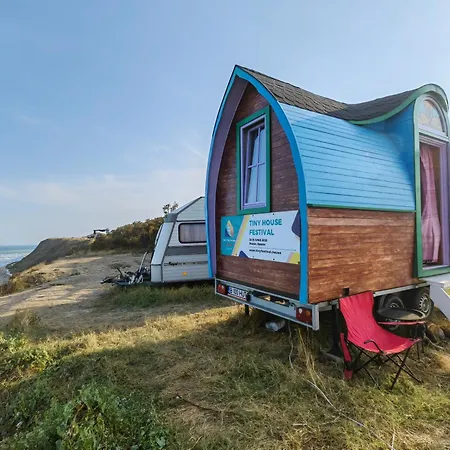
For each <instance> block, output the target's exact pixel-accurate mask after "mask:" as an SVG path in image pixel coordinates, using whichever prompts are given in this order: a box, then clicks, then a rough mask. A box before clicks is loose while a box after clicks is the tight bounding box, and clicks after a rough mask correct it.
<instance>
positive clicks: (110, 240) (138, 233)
mask: <svg viewBox="0 0 450 450" xmlns="http://www.w3.org/2000/svg"><path fill="white" fill-rule="evenodd" d="M177 208H178V203H177V202H173V203H172V204H170V203H168V204H167V205H164V206H163V207H162V210H163V215H164V217H166V216H167V214H169V213H170V212H172V211H174V210H175V209H177ZM164 217H155V218H154V219H147V220H144V221H143V222H139V221H138V222H133V223H130V224H128V225H123V226H121V227H118V228H116V229H115V230H112V231H111V232H110V233H108V234H103V235H99V236H97V237H96V238H95V240H94V242H93V243H92V244H91V248H92V250H142V249H146V250H149V251H152V250H153V248H154V245H155V240H156V235H157V234H158V230H159V228H160V226H161V225H162V224H163V222H164Z"/></svg>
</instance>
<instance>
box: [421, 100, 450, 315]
mask: <svg viewBox="0 0 450 450" xmlns="http://www.w3.org/2000/svg"><path fill="white" fill-rule="evenodd" d="M415 121H416V159H415V161H416V162H415V166H416V224H417V226H416V239H417V246H416V249H417V252H416V264H417V266H416V267H417V274H418V276H419V277H420V278H422V279H423V280H425V281H427V282H428V283H429V285H430V295H431V299H432V300H433V302H434V303H435V304H436V305H437V306H438V307H439V309H440V310H441V311H442V312H443V313H444V314H445V315H446V316H447V317H449V318H450V296H449V293H448V292H449V287H450V229H449V228H450V227H449V219H450V215H449V210H450V195H449V190H450V183H449V174H450V171H449V164H450V157H449V139H448V130H449V126H448V123H449V122H448V117H447V116H446V115H445V114H444V112H443V111H442V109H441V108H440V106H439V104H438V103H437V102H436V101H435V100H434V99H432V98H431V97H423V98H419V99H418V100H417V103H416V114H415Z"/></svg>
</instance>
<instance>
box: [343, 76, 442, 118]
mask: <svg viewBox="0 0 450 450" xmlns="http://www.w3.org/2000/svg"><path fill="white" fill-rule="evenodd" d="M425 94H437V95H435V97H437V98H436V100H437V101H438V103H439V104H440V106H441V107H442V108H443V109H444V111H445V112H448V99H447V95H446V94H445V91H444V90H443V89H442V88H441V87H440V86H438V85H437V84H425V85H424V86H422V87H420V88H417V89H416V90H414V91H413V92H412V93H411V95H410V96H409V97H407V98H406V100H404V101H403V102H402V103H401V104H400V105H398V106H397V107H396V108H394V109H393V110H392V111H389V112H388V113H385V114H383V115H381V116H378V117H374V118H373V119H367V120H359V121H358V120H351V121H350V122H351V123H354V124H355V125H367V124H370V123H377V122H382V121H384V120H387V119H389V118H390V117H392V116H395V115H396V114H398V113H399V112H401V111H403V110H404V109H405V108H406V107H408V106H409V105H410V104H411V103H413V102H414V101H415V100H417V99H418V98H419V97H420V96H422V95H425ZM442 100H443V101H442Z"/></svg>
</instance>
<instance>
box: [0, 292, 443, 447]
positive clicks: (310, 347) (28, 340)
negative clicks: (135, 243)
mask: <svg viewBox="0 0 450 450" xmlns="http://www.w3.org/2000/svg"><path fill="white" fill-rule="evenodd" d="M95 308H97V309H98V310H99V311H105V314H106V313H108V317H111V313H112V312H114V311H116V310H117V311H120V312H121V314H123V311H124V310H125V311H130V312H131V311H134V310H136V309H142V310H145V311H146V312H150V315H147V319H146V322H145V325H136V326H134V327H133V326H131V327H128V328H119V327H116V326H115V325H114V323H113V322H112V323H111V326H110V328H109V329H105V330H103V331H101V332H100V331H97V332H94V331H89V330H86V331H85V332H84V333H79V332H77V333H76V334H75V333H74V334H67V333H66V332H64V333H60V332H57V331H49V330H48V329H47V328H46V324H45V323H43V322H42V321H40V319H39V317H37V316H36V315H35V314H33V313H32V312H27V311H24V312H20V313H17V314H16V316H15V317H14V318H13V320H12V321H11V322H10V323H9V325H8V327H7V328H5V329H4V330H2V334H1V337H0V437H1V443H0V447H1V448H5V449H11V448H13V449H51V448H59V449H133V450H135V449H186V450H188V449H214V450H215V449H218V450H220V449H271V450H273V449H274V450H287V449H384V448H385V449H392V448H395V449H445V448H450V355H449V352H448V348H449V347H448V346H445V345H444V348H442V349H437V348H435V347H432V348H427V349H426V352H425V354H424V355H423V356H421V360H420V361H418V362H412V363H411V366H413V367H414V370H415V371H416V372H417V373H418V375H419V376H420V377H421V378H422V379H423V380H424V383H423V384H421V385H419V384H416V383H415V382H414V381H412V380H410V379H408V378H407V377H406V376H404V375H402V376H401V377H400V380H399V382H398V383H397V385H396V387H395V389H394V391H392V392H390V391H389V390H388V389H387V387H388V386H389V383H390V381H391V379H392V373H393V370H392V369H391V370H389V369H388V368H383V369H382V370H379V371H378V373H377V374H376V375H377V378H378V379H379V380H380V384H381V387H380V388H376V387H375V386H374V385H373V384H372V382H371V381H370V379H369V378H368V377H366V376H364V375H361V376H358V377H357V378H356V379H355V380H354V381H352V382H351V383H346V382H344V381H343V380H342V368H341V367H340V366H339V365H338V364H336V363H333V362H321V360H320V359H319V358H318V356H319V349H320V348H321V347H324V348H326V346H327V345H328V343H327V338H326V336H327V333H326V330H325V331H324V332H322V333H320V334H317V333H311V332H310V333H308V332H306V330H302V331H300V330H299V328H297V327H295V326H291V327H289V328H288V329H286V330H284V331H283V332H278V333H270V332H268V331H266V330H265V329H264V328H263V327H262V326H261V324H262V323H263V320H264V317H263V316H261V314H258V313H256V312H252V314H251V316H250V318H247V317H245V316H244V315H243V310H242V308H240V307H238V306H236V305H232V304H231V303H229V302H227V301H224V300H220V299H218V298H215V297H214V295H213V292H212V288H211V287H210V286H200V287H195V288H188V287H183V288H179V289H164V290H162V289H149V288H137V289H130V290H128V291H117V292H115V293H109V294H108V295H105V296H104V297H102V298H101V299H100V300H99V301H98V302H97V304H96V306H95ZM67 320H70V317H68V318H67ZM325 328H326V327H325Z"/></svg>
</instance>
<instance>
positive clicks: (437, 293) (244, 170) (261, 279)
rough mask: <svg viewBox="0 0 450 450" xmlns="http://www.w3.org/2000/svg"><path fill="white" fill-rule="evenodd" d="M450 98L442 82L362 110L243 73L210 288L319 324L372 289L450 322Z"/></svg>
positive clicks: (230, 125) (233, 82)
mask: <svg viewBox="0 0 450 450" xmlns="http://www.w3.org/2000/svg"><path fill="white" fill-rule="evenodd" d="M447 112H448V100H447V96H446V94H445V92H444V91H443V90H442V89H441V88H440V87H439V86H437V85H435V84H428V85H425V86H422V87H420V88H418V89H413V90H410V91H406V92H402V93H400V94H395V95H390V96H388V97H384V98H378V99H376V100H372V101H367V102H364V103H359V104H346V103H342V102H339V101H336V100H332V99H329V98H325V97H322V96H319V95H315V94H313V93H311V92H308V91H306V90H304V89H301V88H298V87H296V86H293V85H292V84H289V83H285V82H282V81H279V80H277V79H275V78H272V77H269V76H267V75H263V74H261V73H259V72H256V71H254V70H250V69H246V68H243V67H239V66H236V67H235V69H234V71H233V73H232V75H231V79H230V81H229V84H228V87H227V89H226V92H225V95H224V98H223V100H222V103H221V106H220V109H219V113H218V116H217V119H216V123H215V126H214V131H213V136H212V142H211V148H210V154H209V161H208V171H207V180H206V199H207V200H206V223H207V242H208V259H209V270H210V275H211V276H212V277H214V278H215V284H216V293H217V294H218V295H221V296H225V297H228V298H231V299H233V300H235V301H237V302H240V303H243V304H245V305H250V306H252V307H255V308H259V309H262V310H265V311H267V312H270V313H272V314H275V315H278V316H281V317H284V318H287V319H289V320H293V321H296V322H298V323H302V324H304V325H306V326H309V327H311V328H313V329H318V328H319V309H320V308H321V307H322V306H325V305H328V304H329V302H332V301H334V300H336V299H338V298H340V297H342V296H343V295H344V296H345V295H348V294H357V293H361V292H365V291H372V292H373V293H374V296H375V298H376V300H377V303H378V307H381V306H384V307H388V306H401V305H405V306H407V305H409V306H414V307H416V308H420V309H422V310H423V311H424V312H429V311H430V309H431V307H432V304H433V303H432V301H431V300H430V289H431V298H432V299H433V301H434V303H435V304H436V305H437V306H438V307H439V308H440V309H441V310H442V311H443V312H444V313H445V314H446V315H447V316H450V298H449V296H448V295H447V293H446V288H447V287H450V230H449V163H450V158H449V156H448V153H449V148H448V141H449V139H448V130H449V122H448V117H447Z"/></svg>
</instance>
